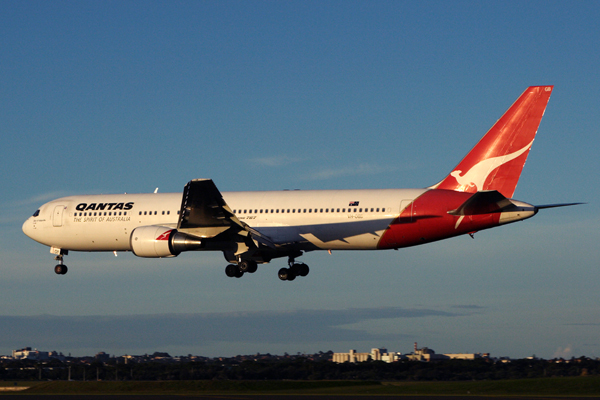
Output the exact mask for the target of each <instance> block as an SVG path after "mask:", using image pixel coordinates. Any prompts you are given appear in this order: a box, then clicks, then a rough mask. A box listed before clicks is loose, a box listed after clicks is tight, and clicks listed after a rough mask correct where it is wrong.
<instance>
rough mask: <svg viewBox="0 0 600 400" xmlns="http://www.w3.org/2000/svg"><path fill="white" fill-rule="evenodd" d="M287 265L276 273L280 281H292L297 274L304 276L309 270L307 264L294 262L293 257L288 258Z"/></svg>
mask: <svg viewBox="0 0 600 400" xmlns="http://www.w3.org/2000/svg"><path fill="white" fill-rule="evenodd" d="M288 265H289V268H281V269H280V270H279V272H278V273H277V276H279V279H281V280H282V281H293V280H294V279H296V277H297V276H306V275H308V273H309V272H310V269H309V268H308V265H306V264H304V263H298V264H296V263H295V262H294V258H293V257H290V258H289V260H288Z"/></svg>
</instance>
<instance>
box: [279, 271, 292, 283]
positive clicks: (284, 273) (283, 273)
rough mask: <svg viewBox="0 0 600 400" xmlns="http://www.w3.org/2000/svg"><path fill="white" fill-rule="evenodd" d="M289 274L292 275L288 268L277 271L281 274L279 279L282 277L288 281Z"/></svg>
mask: <svg viewBox="0 0 600 400" xmlns="http://www.w3.org/2000/svg"><path fill="white" fill-rule="evenodd" d="M289 275H290V270H289V269H287V268H281V269H280V270H279V272H278V273H277V276H279V279H281V280H282V281H287V280H288V276H289Z"/></svg>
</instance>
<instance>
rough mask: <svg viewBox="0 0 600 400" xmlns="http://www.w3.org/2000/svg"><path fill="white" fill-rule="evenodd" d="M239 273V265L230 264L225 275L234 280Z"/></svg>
mask: <svg viewBox="0 0 600 400" xmlns="http://www.w3.org/2000/svg"><path fill="white" fill-rule="evenodd" d="M237 271H238V267H237V265H233V264H229V265H228V266H226V267H225V275H227V276H228V277H230V278H234V277H235V276H236V274H237Z"/></svg>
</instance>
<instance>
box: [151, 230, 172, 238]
mask: <svg viewBox="0 0 600 400" xmlns="http://www.w3.org/2000/svg"><path fill="white" fill-rule="evenodd" d="M172 231H173V229H171V230H170V231H166V232H164V233H161V234H160V235H159V236H158V237H157V238H156V239H154V240H169V235H170V234H171V232H172Z"/></svg>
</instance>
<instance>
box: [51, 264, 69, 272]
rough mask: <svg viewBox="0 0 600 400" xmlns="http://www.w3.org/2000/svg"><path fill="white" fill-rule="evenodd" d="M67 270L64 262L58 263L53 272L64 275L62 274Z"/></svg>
mask: <svg viewBox="0 0 600 400" xmlns="http://www.w3.org/2000/svg"><path fill="white" fill-rule="evenodd" d="M68 270H69V269H68V268H67V266H66V265H64V264H58V265H57V266H56V267H54V272H55V273H56V274H57V275H64V274H66V273H67V271H68Z"/></svg>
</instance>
